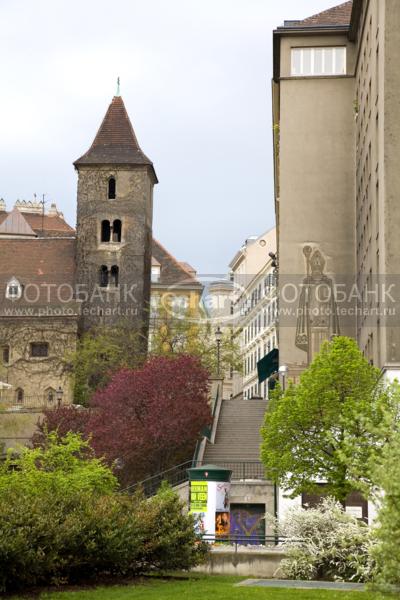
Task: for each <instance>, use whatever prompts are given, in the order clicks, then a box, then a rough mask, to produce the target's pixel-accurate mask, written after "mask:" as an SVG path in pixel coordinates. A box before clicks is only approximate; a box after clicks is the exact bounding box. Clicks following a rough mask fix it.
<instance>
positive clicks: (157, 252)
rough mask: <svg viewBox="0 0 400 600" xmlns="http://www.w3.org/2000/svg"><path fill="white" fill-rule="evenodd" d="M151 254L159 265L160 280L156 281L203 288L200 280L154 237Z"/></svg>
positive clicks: (168, 284) (170, 284) (169, 284)
mask: <svg viewBox="0 0 400 600" xmlns="http://www.w3.org/2000/svg"><path fill="white" fill-rule="evenodd" d="M152 256H153V259H155V260H156V261H157V262H158V263H159V264H160V265H161V271H160V280H159V282H158V283H159V284H160V285H167V286H174V285H179V286H182V285H183V286H185V287H195V288H199V289H202V288H203V286H202V284H201V283H200V281H199V280H198V279H196V277H194V275H193V274H192V273H191V272H189V271H188V270H187V269H186V268H185V267H184V266H183V265H182V263H179V262H178V261H177V260H176V258H174V257H173V256H172V254H170V253H169V252H168V250H166V249H165V248H164V246H162V245H161V244H160V242H158V241H157V240H155V239H154V238H153V246H152ZM193 270H194V269H193Z"/></svg>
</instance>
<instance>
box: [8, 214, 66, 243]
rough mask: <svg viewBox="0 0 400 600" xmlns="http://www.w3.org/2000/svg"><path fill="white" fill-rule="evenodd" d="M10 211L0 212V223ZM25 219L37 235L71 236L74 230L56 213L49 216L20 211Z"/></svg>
mask: <svg viewBox="0 0 400 600" xmlns="http://www.w3.org/2000/svg"><path fill="white" fill-rule="evenodd" d="M10 214H11V213H9V212H0V225H1V224H2V223H4V221H5V220H6V219H7V217H8V216H9V215H10ZM21 215H22V216H23V218H24V219H25V221H26V222H27V223H28V225H29V226H30V227H31V228H32V229H33V231H34V232H35V233H36V235H38V236H39V237H56V236H57V237H59V236H73V235H75V230H74V229H73V227H71V226H70V225H68V223H67V222H66V221H64V219H63V218H62V217H59V216H58V215H57V216H56V215H54V216H49V215H44V217H42V215H39V214H38V213H26V212H24V213H21ZM42 219H43V231H42Z"/></svg>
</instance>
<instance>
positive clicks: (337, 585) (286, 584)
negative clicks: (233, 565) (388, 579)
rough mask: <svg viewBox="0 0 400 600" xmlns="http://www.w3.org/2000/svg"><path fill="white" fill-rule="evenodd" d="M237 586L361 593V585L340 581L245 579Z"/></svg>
mask: <svg viewBox="0 0 400 600" xmlns="http://www.w3.org/2000/svg"><path fill="white" fill-rule="evenodd" d="M236 585H237V586H255V587H271V588H297V589H301V590H345V591H357V590H358V591H362V590H364V589H365V586H364V584H363V583H342V582H340V581H293V580H289V579H288V580H285V579H246V580H245V581H241V582H240V583H237V584H236Z"/></svg>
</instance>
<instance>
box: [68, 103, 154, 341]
mask: <svg viewBox="0 0 400 600" xmlns="http://www.w3.org/2000/svg"><path fill="white" fill-rule="evenodd" d="M74 166H75V168H76V170H77V172H78V207H77V256H76V262H77V280H76V283H77V296H78V298H80V300H81V301H82V305H81V311H82V314H81V323H80V325H81V330H82V331H85V330H87V329H90V328H91V327H95V326H97V325H100V324H101V325H109V326H113V325H117V324H118V323H121V322H125V323H126V322H129V324H131V325H132V327H135V328H138V329H140V330H142V332H143V333H144V334H145V335H147V331H148V308H149V302H150V271H151V245H152V216H153V186H154V184H156V183H157V176H156V173H155V170H154V167H153V163H152V162H151V161H150V160H149V159H148V158H147V156H146V155H145V154H144V153H143V152H142V150H141V148H140V146H139V144H138V141H137V138H136V135H135V132H134V130H133V127H132V124H131V122H130V120H129V116H128V113H127V111H126V109H125V105H124V102H123V100H122V98H121V97H120V96H119V95H118V96H114V98H113V99H112V102H111V104H110V106H109V108H108V110H107V113H106V115H105V117H104V119H103V122H102V124H101V126H100V129H99V131H98V132H97V135H96V137H95V139H94V142H93V144H92V145H91V147H90V148H89V150H88V151H87V152H86V154H84V155H83V156H81V158H79V159H78V160H77V161H75V163H74Z"/></svg>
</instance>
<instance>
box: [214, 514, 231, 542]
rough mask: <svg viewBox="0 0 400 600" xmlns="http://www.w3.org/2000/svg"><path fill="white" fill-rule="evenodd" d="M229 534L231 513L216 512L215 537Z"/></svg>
mask: <svg viewBox="0 0 400 600" xmlns="http://www.w3.org/2000/svg"><path fill="white" fill-rule="evenodd" d="M228 536H229V513H228V512H217V513H215V537H216V538H222V537H228Z"/></svg>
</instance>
